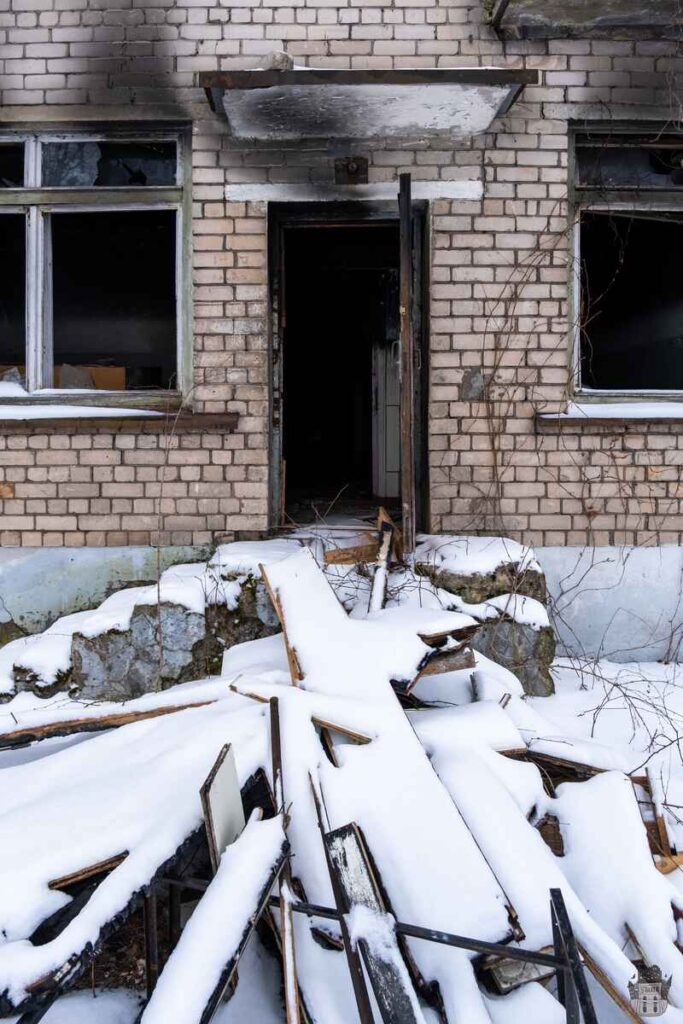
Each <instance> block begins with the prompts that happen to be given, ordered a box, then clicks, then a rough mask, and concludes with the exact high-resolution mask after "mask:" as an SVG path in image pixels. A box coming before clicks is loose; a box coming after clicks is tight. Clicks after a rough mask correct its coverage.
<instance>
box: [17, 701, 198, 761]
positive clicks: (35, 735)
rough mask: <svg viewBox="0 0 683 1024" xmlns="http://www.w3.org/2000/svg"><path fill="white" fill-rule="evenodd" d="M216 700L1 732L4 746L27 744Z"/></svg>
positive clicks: (74, 719)
mask: <svg viewBox="0 0 683 1024" xmlns="http://www.w3.org/2000/svg"><path fill="white" fill-rule="evenodd" d="M215 703H216V702H215V700H200V701H194V702H193V703H192V704H169V705H164V706H163V707H159V708H150V709H149V710H148V711H121V712H116V713H115V714H112V715H101V716H100V717H95V716H92V717H88V718H69V719H66V720H65V721H62V722H48V723H47V724H46V725H34V726H31V727H29V726H24V728H22V729H14V730H13V732H5V733H2V734H0V750H5V749H7V748H12V747H19V746H27V745H28V744H29V743H34V742H37V741H38V740H47V739H52V738H54V737H56V736H72V735H74V733H79V732H103V731H104V730H106V729H118V728H120V727H121V726H122V725H130V724H131V723H132V722H144V721H145V720H146V719H148V718H159V717H160V716H161V715H173V714H175V713H176V711H187V710H188V708H204V707H206V706H207V705H208V704H215Z"/></svg>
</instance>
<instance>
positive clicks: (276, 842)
mask: <svg viewBox="0 0 683 1024" xmlns="http://www.w3.org/2000/svg"><path fill="white" fill-rule="evenodd" d="M282 825H283V821H282V817H277V818H272V819H271V820H270V821H258V820H255V819H254V818H252V819H251V820H250V821H249V822H248V823H247V826H246V828H245V830H244V832H243V833H242V835H241V836H240V837H239V838H238V839H237V841H236V842H235V843H233V845H232V846H229V847H228V849H227V850H226V851H225V853H224V854H223V856H222V858H221V862H220V865H219V867H218V872H217V874H216V877H215V878H214V879H213V881H212V882H211V884H210V885H209V888H208V889H207V890H206V893H205V894H204V896H203V897H202V899H201V900H200V901H199V905H198V907H197V909H196V910H195V912H194V914H193V915H192V917H191V918H190V920H189V921H188V924H187V926H186V927H185V929H184V931H183V933H182V935H181V937H180V941H179V942H178V945H177V946H176V948H175V949H174V950H173V953H172V954H171V957H170V959H169V961H168V963H167V964H166V966H165V967H164V970H163V971H162V973H161V977H160V978H159V982H158V984H157V987H156V988H155V990H154V995H153V997H152V999H151V1000H150V1003H149V1005H148V1006H147V1009H146V1010H145V1012H144V1013H143V1015H142V1020H141V1024H168V1022H169V1021H172V1020H184V1021H185V1020H186V1021H194V1020H197V1021H198V1020H199V1019H200V1017H201V1015H202V1010H203V1009H204V1006H205V1005H206V1002H207V1000H208V999H209V997H210V996H211V995H212V993H213V992H214V990H215V989H216V987H217V985H218V984H219V982H220V980H221V974H222V972H223V969H224V968H225V965H226V964H228V963H230V961H231V960H232V959H233V957H234V956H235V954H236V953H237V951H238V949H239V946H240V942H241V941H242V938H243V934H244V930H245V929H246V927H247V926H248V923H249V918H250V916H251V913H252V908H253V907H254V905H256V904H257V903H258V900H259V897H260V896H261V889H262V882H261V881H260V879H261V878H262V876H263V875H264V874H265V875H266V876H267V875H268V873H269V872H270V871H271V870H272V868H274V866H275V864H276V862H277V860H278V858H279V856H280V854H281V853H282V849H283V847H284V843H285V837H284V833H283V831H282ZM227 910H229V914H228V913H226V911H227Z"/></svg>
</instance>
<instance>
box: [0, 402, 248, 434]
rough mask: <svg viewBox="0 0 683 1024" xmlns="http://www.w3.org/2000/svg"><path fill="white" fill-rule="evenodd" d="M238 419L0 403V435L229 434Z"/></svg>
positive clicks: (220, 415)
mask: <svg viewBox="0 0 683 1024" xmlns="http://www.w3.org/2000/svg"><path fill="white" fill-rule="evenodd" d="M238 420H239V416H238V414H237V413H236V412H228V413H192V412H180V411H179V410H175V411H170V412H169V411H166V412H157V411H155V410H153V409H126V408H118V407H106V406H85V405H56V404H52V403H46V402H43V403H37V404H36V403H30V402H29V403H27V402H15V403H9V402H7V403H1V404H0V432H2V433H3V434H7V433H26V432H28V431H32V432H36V431H41V432H42V431H45V430H59V431H62V432H66V431H68V432H69V433H92V432H94V431H102V432H106V433H122V432H125V433H127V434H130V433H136V434H187V433H231V432H232V431H233V430H235V428H236V427H237V423H238Z"/></svg>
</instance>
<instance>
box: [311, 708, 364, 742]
mask: <svg viewBox="0 0 683 1024" xmlns="http://www.w3.org/2000/svg"><path fill="white" fill-rule="evenodd" d="M311 721H312V722H313V725H314V726H315V727H316V729H326V730H327V731H328V732H337V733H339V735H340V736H345V737H346V739H347V740H351V742H352V743H357V744H359V746H364V745H365V744H366V743H372V737H371V736H366V735H365V733H362V732H356V731H355V729H347V727H346V726H345V725H337V724H336V722H330V721H328V720H327V719H325V718H318V716H317V715H313V717H312V718H311Z"/></svg>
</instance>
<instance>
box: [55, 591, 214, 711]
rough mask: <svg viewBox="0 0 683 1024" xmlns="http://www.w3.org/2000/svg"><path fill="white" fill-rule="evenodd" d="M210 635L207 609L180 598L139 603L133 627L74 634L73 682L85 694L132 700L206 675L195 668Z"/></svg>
mask: <svg viewBox="0 0 683 1024" xmlns="http://www.w3.org/2000/svg"><path fill="white" fill-rule="evenodd" d="M205 635H206V624H205V617H204V616H203V615H199V614H197V613H196V612H192V611H188V609H187V608H182V607H181V606H180V605H175V604H165V603H162V604H160V605H158V606H154V605H139V606H137V607H136V608H135V610H134V611H133V614H132V616H131V620H130V627H129V628H128V629H127V630H124V631H118V630H113V629H112V630H108V631H107V632H106V633H101V634H100V635H99V636H94V637H85V636H83V635H82V634H79V633H75V634H74V636H73V640H72V643H71V660H72V669H71V677H70V680H69V683H70V686H71V688H73V689H75V690H77V691H78V693H79V695H80V696H81V697H89V698H97V699H107V700H128V699H130V698H131V697H139V696H140V695H141V694H143V693H150V692H153V691H155V690H163V689H165V688H166V687H167V686H171V685H172V684H173V683H179V682H185V681H187V680H188V679H192V678H197V675H205V674H206V673H205V672H200V673H196V672H195V671H194V650H195V647H196V646H197V645H199V644H201V642H202V641H203V640H204V638H205Z"/></svg>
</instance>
